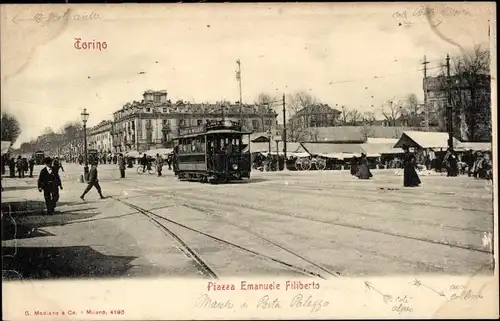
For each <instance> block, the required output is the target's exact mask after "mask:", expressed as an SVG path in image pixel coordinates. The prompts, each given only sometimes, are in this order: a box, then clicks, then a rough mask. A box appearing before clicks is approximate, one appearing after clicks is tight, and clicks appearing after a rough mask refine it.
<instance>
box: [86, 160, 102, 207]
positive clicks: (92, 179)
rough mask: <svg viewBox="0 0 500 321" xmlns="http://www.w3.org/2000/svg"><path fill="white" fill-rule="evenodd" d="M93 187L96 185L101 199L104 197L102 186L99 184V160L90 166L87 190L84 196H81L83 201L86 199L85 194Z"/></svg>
mask: <svg viewBox="0 0 500 321" xmlns="http://www.w3.org/2000/svg"><path fill="white" fill-rule="evenodd" d="M92 187H95V188H96V190H97V192H98V193H99V196H100V197H101V199H104V196H102V190H101V186H100V185H99V179H98V177H97V161H94V162H92V165H91V167H90V172H89V183H88V185H87V187H86V188H85V191H83V194H82V196H80V198H81V199H82V201H85V194H87V193H88V192H89V191H90V190H91V189H92Z"/></svg>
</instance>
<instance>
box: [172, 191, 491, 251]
mask: <svg viewBox="0 0 500 321" xmlns="http://www.w3.org/2000/svg"><path fill="white" fill-rule="evenodd" d="M174 195H176V196H182V197H184V198H185V199H186V200H189V199H190V198H195V199H196V200H201V201H205V202H212V203H216V204H218V205H223V206H232V207H238V208H245V209H249V210H254V211H258V212H264V213H268V214H272V215H280V216H286V217H290V218H295V219H301V220H308V221H314V222H318V223H323V224H328V225H332V226H341V227H346V228H352V229H356V230H361V231H368V232H374V233H380V234H384V235H388V236H393V237H399V238H404V239H409V240H413V241H421V242H426V243H431V244H436V245H443V246H448V247H451V248H457V249H462V250H468V251H473V252H481V253H491V252H490V251H489V250H486V249H481V248H477V247H471V246H466V245H461V244H456V243H453V242H444V241H436V240H430V239H426V238H419V237H413V236H409V235H403V234H399V233H395V232H388V231H383V230H380V229H376V228H370V227H361V226H358V225H355V224H349V223H340V222H331V221H325V220H320V219H315V218H311V217H307V216H304V215H297V214H291V213H289V212H287V211H283V210H276V209H274V210H269V209H267V208H264V207H261V206H258V205H253V204H252V205H249V204H244V203H242V202H228V201H225V202H224V204H221V203H220V202H218V201H217V200H214V199H213V198H204V197H201V196H200V195H199V193H198V194H188V193H186V192H185V191H183V192H181V193H178V192H176V193H175V194H174ZM219 195H220V194H219ZM220 196H223V195H220ZM226 199H227V197H226ZM359 215H364V214H359ZM467 231H470V230H469V229H467Z"/></svg>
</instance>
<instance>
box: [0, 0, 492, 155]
mask: <svg viewBox="0 0 500 321" xmlns="http://www.w3.org/2000/svg"><path fill="white" fill-rule="evenodd" d="M434 6H435V5H434ZM448 7H450V8H451V7H453V8H456V9H458V10H462V11H461V12H462V14H460V15H456V16H450V15H448V16H446V15H444V14H443V13H442V11H440V10H437V11H436V12H437V14H436V16H435V19H436V21H441V23H440V25H439V26H438V30H439V31H440V32H441V33H443V34H444V35H445V36H446V37H448V38H451V39H453V41H454V42H457V43H458V44H460V45H461V46H462V47H464V48H470V47H471V46H473V45H474V44H480V43H486V44H488V41H489V40H488V19H492V20H493V21H494V20H495V18H494V9H493V8H494V7H493V6H492V5H489V4H487V5H485V4H482V5H473V4H472V3H469V4H467V6H465V5H463V4H450V5H448ZM66 8H67V6H63V5H54V6H48V5H44V6H43V7H40V6H34V5H33V6H31V5H30V6H27V5H22V6H4V7H2V25H1V27H2V28H1V29H2V34H1V35H2V110H5V111H8V112H11V113H13V114H14V115H15V116H16V117H18V118H19V120H20V122H21V126H22V134H21V137H20V138H19V140H18V141H17V142H16V145H15V146H16V147H17V146H19V145H20V143H22V142H24V141H27V140H30V139H32V138H35V137H36V136H38V135H39V134H41V132H42V131H43V129H44V128H45V127H47V126H50V127H52V128H53V129H55V130H57V129H59V128H60V127H61V126H62V125H63V124H64V123H66V122H68V121H73V120H79V119H80V116H79V114H80V112H81V110H82V109H83V108H87V110H88V111H89V112H90V119H89V126H92V125H95V124H97V123H98V122H100V121H101V120H103V119H112V113H113V112H114V111H116V110H118V109H120V108H121V106H122V105H123V104H124V103H126V102H128V101H131V100H140V99H142V93H143V91H144V90H147V89H154V90H161V89H166V90H167V91H168V93H169V96H170V99H172V100H173V101H175V100H177V99H184V100H188V101H196V102H203V101H211V102H215V101H217V100H220V99H228V100H230V101H237V100H239V91H238V83H237V81H236V78H235V71H236V68H237V65H236V60H237V59H238V58H239V59H241V63H242V86H243V102H245V103H252V102H254V101H255V99H256V97H257V95H258V94H259V93H261V92H267V93H278V94H279V95H281V94H282V93H283V92H285V93H287V94H288V93H293V92H295V91H308V92H310V93H311V94H313V95H315V96H316V97H317V98H319V99H320V100H322V101H323V102H325V103H328V104H330V105H331V106H333V107H335V105H336V104H338V106H341V105H345V106H346V108H357V109H359V110H360V111H373V112H376V113H377V114H380V105H381V104H382V103H383V102H384V101H387V100H389V99H392V98H394V97H397V98H403V97H404V96H406V95H407V94H410V93H415V94H417V96H418V97H419V98H421V97H422V96H423V92H422V71H419V70H421V68H422V66H421V65H420V63H421V61H422V59H423V56H424V55H427V59H428V60H430V61H431V64H430V65H429V67H435V66H437V65H438V64H440V63H443V62H444V58H445V56H446V53H448V52H449V53H450V54H451V55H454V54H456V53H458V52H459V50H458V47H457V46H455V45H453V44H450V43H448V42H446V41H444V40H443V39H441V38H440V37H438V35H436V33H434V32H433V31H432V30H431V27H430V25H429V23H428V22H427V20H426V19H425V17H423V16H418V15H414V13H415V10H416V9H417V8H418V6H415V5H409V4H402V5H399V4H398V5H396V4H386V5H376V4H363V5H360V4H357V5H352V4H351V5H342V4H321V5H317V4H315V5H313V4H310V5H306V4H304V5H292V4H290V5H287V4H276V5H270V4H261V5H243V4H242V5H238V4H226V5H222V4H218V5H213V4H212V5H209V4H207V5H149V6H142V7H141V6H140V5H123V6H105V5H79V6H72V7H71V8H72V12H71V14H70V15H71V16H74V15H75V14H89V13H91V12H94V13H96V14H98V15H99V19H94V20H89V21H75V20H73V19H71V20H70V21H68V22H67V23H63V22H51V23H46V24H42V23H37V22H36V21H33V20H31V21H29V20H19V19H24V18H30V17H33V16H34V14H36V13H44V14H45V15H47V14H48V13H49V12H50V11H53V12H57V13H63V12H64V11H65V10H66ZM405 9H406V12H407V19H406V21H407V22H411V25H409V27H408V28H405V27H404V25H403V26H399V23H400V22H402V21H401V18H395V17H393V15H394V13H395V12H400V13H402V12H403V11H404V10H405ZM463 12H468V14H467V13H465V14H464V13H463ZM15 15H17V18H18V20H17V21H16V22H17V24H16V23H13V22H12V18H13V17H14V16H15ZM492 30H495V29H494V28H492ZM75 37H81V38H82V39H83V40H87V41H92V40H95V41H101V42H103V41H106V43H107V45H108V48H107V49H106V50H103V51H82V50H80V51H78V50H76V49H75V48H74V46H73V45H74V38H75ZM156 62H157V63H156ZM436 71H437V69H434V70H431V71H429V74H431V75H432V72H436ZM139 72H145V74H142V75H140V74H139ZM88 77H90V79H89V78H88ZM375 77H377V78H375ZM344 81H346V82H344ZM372 96H373V98H371V97H372ZM371 105H374V106H375V109H373V108H372V107H370V106H371ZM279 118H280V121H281V116H280V117H279Z"/></svg>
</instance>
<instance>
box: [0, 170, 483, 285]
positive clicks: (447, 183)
mask: <svg viewBox="0 0 500 321" xmlns="http://www.w3.org/2000/svg"><path fill="white" fill-rule="evenodd" d="M64 168H65V172H63V173H62V179H63V187H64V190H62V191H61V193H60V196H61V198H60V201H59V204H58V207H57V208H56V211H57V212H56V213H55V214H54V215H46V214H45V212H44V200H43V194H42V193H39V192H38V190H37V188H36V178H24V179H17V178H16V179H11V178H8V177H5V176H4V178H3V179H2V185H3V187H4V188H5V190H4V192H2V212H3V218H2V219H3V233H2V245H3V248H4V251H3V257H4V263H3V271H4V278H6V279H20V278H23V279H47V278H100V277H106V278H108V277H136V276H140V277H159V276H162V277H190V278H196V277H199V278H204V277H207V275H210V273H213V274H215V275H216V276H218V277H230V276H233V277H238V276H240V277H241V276H248V275H249V274H251V275H253V276H257V275H262V276H269V277H271V276H286V275H289V276H299V275H300V276H304V275H310V276H322V277H335V276H340V277H343V276H346V277H351V276H362V275H370V276H384V275H394V274H398V275H404V274H412V275H417V274H423V273H426V274H429V273H432V274H439V273H443V274H447V275H450V274H451V275H454V274H456V275H458V274H464V273H475V274H477V273H479V274H482V273H485V274H492V273H493V256H492V253H491V252H492V242H491V240H492V236H491V235H492V233H493V187H492V183H491V181H484V180H475V179H472V178H469V177H466V176H459V177H451V178H450V177H445V176H441V175H426V176H422V177H421V180H422V186H421V187H418V188H404V187H403V186H402V177H401V176H398V173H397V171H395V170H374V171H373V174H374V177H373V179H371V180H359V179H357V178H354V177H352V176H350V175H349V172H348V171H310V172H292V171H290V172H288V171H287V172H258V171H257V172H252V178H251V179H250V180H249V181H242V182H237V183H234V184H218V185H211V184H202V183H198V182H186V181H179V180H178V179H177V178H176V177H175V176H174V175H173V174H172V172H170V171H168V170H166V171H164V176H162V177H157V176H156V175H148V174H146V175H138V174H137V172H136V170H135V168H133V169H127V173H126V178H125V179H120V178H119V171H118V168H117V166H116V165H109V164H108V165H100V166H99V179H100V184H101V187H102V189H103V194H104V195H105V196H106V197H107V198H106V199H104V200H100V199H99V195H98V194H97V191H95V190H91V191H90V192H89V194H87V196H86V201H81V200H80V199H79V196H80V195H81V193H82V191H83V190H84V188H85V186H86V185H85V184H83V183H81V182H80V181H79V179H80V175H81V173H82V172H83V168H82V167H81V166H78V165H75V164H64ZM39 170H40V167H37V168H35V173H36V174H38V172H39Z"/></svg>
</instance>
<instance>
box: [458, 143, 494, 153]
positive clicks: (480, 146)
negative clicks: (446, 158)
mask: <svg viewBox="0 0 500 321" xmlns="http://www.w3.org/2000/svg"><path fill="white" fill-rule="evenodd" d="M456 149H457V150H473V151H475V152H476V151H479V152H486V151H491V143H479V142H461V143H460V144H458V146H457V147H456Z"/></svg>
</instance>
